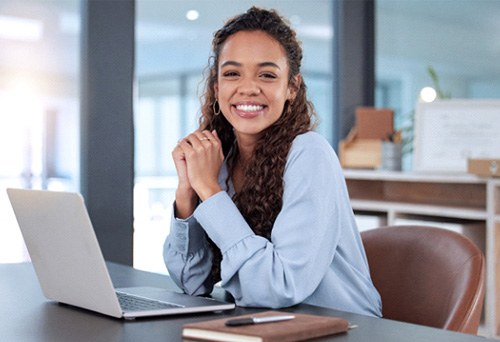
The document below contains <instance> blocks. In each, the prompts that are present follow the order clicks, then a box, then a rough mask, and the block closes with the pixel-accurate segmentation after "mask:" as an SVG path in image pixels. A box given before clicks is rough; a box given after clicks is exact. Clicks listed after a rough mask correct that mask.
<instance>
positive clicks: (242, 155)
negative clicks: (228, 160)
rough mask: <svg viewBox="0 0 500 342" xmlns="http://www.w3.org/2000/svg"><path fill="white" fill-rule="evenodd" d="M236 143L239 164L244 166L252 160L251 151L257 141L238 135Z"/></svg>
mask: <svg viewBox="0 0 500 342" xmlns="http://www.w3.org/2000/svg"><path fill="white" fill-rule="evenodd" d="M237 143H238V151H239V160H240V162H241V163H243V164H246V163H247V162H248V161H249V160H250V159H251V158H252V155H253V151H254V150H255V146H256V145H257V139H255V138H253V137H247V136H242V135H239V136H237Z"/></svg>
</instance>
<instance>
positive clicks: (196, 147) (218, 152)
mask: <svg viewBox="0 0 500 342" xmlns="http://www.w3.org/2000/svg"><path fill="white" fill-rule="evenodd" d="M172 158H173V160H174V164H175V168H176V170H177V175H178V177H179V185H178V188H177V193H176V206H177V209H178V211H179V209H180V207H184V204H187V203H184V201H188V202H189V203H190V204H189V205H188V206H187V207H188V208H186V209H187V211H194V205H195V204H194V202H195V201H196V195H197V196H198V197H199V198H200V199H201V200H202V201H204V200H206V199H207V198H209V197H210V196H212V195H214V194H216V193H218V192H219V191H221V188H220V186H219V183H218V176H219V171H220V168H221V166H222V163H223V162H224V154H223V153H222V143H221V141H220V139H219V137H218V136H217V132H216V131H215V130H214V131H211V132H210V131H206V130H205V131H195V132H193V133H191V134H189V135H188V136H187V137H185V138H184V139H181V140H180V141H179V143H178V144H177V146H175V148H174V150H173V151H172ZM180 202H182V203H180ZM191 213H192V212H191ZM191 213H186V214H189V215H190V214H191Z"/></svg>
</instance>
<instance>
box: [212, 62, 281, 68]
mask: <svg viewBox="0 0 500 342" xmlns="http://www.w3.org/2000/svg"><path fill="white" fill-rule="evenodd" d="M242 65H243V64H241V63H240V62H236V61H227V62H224V63H222V64H221V68H224V67H226V66H236V67H241V66H242ZM257 65H258V66H259V67H261V68H262V67H273V68H276V69H281V68H280V67H279V65H278V64H276V63H273V62H262V63H259V64H257Z"/></svg>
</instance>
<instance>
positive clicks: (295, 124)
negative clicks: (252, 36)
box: [200, 7, 316, 281]
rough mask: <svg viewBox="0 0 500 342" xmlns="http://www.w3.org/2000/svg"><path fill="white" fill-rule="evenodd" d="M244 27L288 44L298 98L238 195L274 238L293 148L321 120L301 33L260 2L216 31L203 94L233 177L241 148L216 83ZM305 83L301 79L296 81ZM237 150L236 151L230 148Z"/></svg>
mask: <svg viewBox="0 0 500 342" xmlns="http://www.w3.org/2000/svg"><path fill="white" fill-rule="evenodd" d="M239 31H263V32H265V33H266V34H268V35H269V36H271V37H272V38H273V39H275V40H276V41H277V42H279V43H280V45H281V46H282V47H283V49H284V51H285V53H286V55H287V60H288V66H289V75H288V82H289V85H290V86H291V87H294V90H295V97H294V98H293V100H292V101H290V100H287V102H286V103H285V106H284V109H283V113H282V115H281V116H280V118H279V119H278V120H277V121H276V122H275V123H274V124H273V125H272V126H270V127H269V128H267V129H266V130H265V131H264V132H263V134H262V135H261V137H260V139H259V141H258V142H257V145H256V148H255V150H254V152H253V155H252V159H251V161H250V162H249V163H248V164H247V165H246V166H245V169H244V175H245V184H244V185H243V187H242V189H241V190H240V191H239V192H238V193H237V194H235V196H234V197H233V201H234V203H235V204H236V206H237V207H238V209H239V211H240V212H241V214H242V215H243V217H244V218H245V220H246V221H247V223H248V224H249V226H250V227H251V228H252V230H253V231H254V232H255V234H257V235H260V236H263V237H265V238H267V239H269V240H270V239H271V230H272V228H273V225H274V221H275V220H276V217H277V216H278V213H279V212H280V211H281V208H282V197H283V188H284V184H283V174H284V170H285V164H286V161H287V156H288V152H289V150H290V147H291V145H292V142H293V140H294V139H295V137H296V136H297V135H299V134H302V133H305V132H308V131H311V130H313V129H314V127H315V124H316V114H315V111H314V107H313V105H312V103H311V102H310V101H309V100H308V99H307V95H306V85H305V84H304V82H303V81H302V79H301V78H300V77H298V76H300V67H301V62H302V48H301V46H300V43H299V41H298V40H297V37H296V33H295V32H294V31H293V30H292V29H291V27H290V25H289V24H288V23H287V21H286V19H284V18H283V17H281V16H280V15H279V14H278V13H277V12H276V11H275V10H265V9H260V8H257V7H252V8H250V9H249V10H248V11H247V12H245V13H243V14H241V15H238V16H236V17H233V18H231V19H229V20H228V21H227V22H226V23H225V25H224V26H223V27H222V28H221V29H220V30H218V31H217V32H215V34H214V39H213V41H212V50H213V55H212V56H211V57H210V60H209V66H208V69H207V70H208V74H207V77H206V84H205V93H204V95H203V104H202V110H201V111H202V115H201V117H200V129H202V130H204V129H206V130H214V129H215V130H216V131H217V134H218V136H219V138H220V139H221V141H222V149H223V152H224V156H226V157H227V165H228V171H229V176H228V180H227V181H229V179H230V178H231V177H232V174H233V170H234V166H235V163H236V161H237V159H238V155H239V151H238V145H237V143H236V137H235V135H234V132H233V129H232V126H231V125H230V123H229V122H228V121H227V120H226V119H225V118H224V116H223V115H216V114H215V113H214V103H215V101H216V94H215V90H214V85H215V83H216V82H217V78H218V62H219V54H220V51H221V49H222V47H223V45H224V43H225V42H226V40H227V39H228V38H229V37H230V36H232V35H233V34H235V33H237V32H239ZM297 79H298V80H299V82H296V80H297ZM230 152H231V153H230ZM212 246H213V247H214V248H213V249H214V262H213V269H212V275H213V276H214V278H215V279H214V280H215V281H218V280H219V279H220V260H221V256H220V251H219V250H218V248H216V247H215V245H213V244H212Z"/></svg>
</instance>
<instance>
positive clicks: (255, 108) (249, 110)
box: [235, 105, 264, 113]
mask: <svg viewBox="0 0 500 342" xmlns="http://www.w3.org/2000/svg"><path fill="white" fill-rule="evenodd" d="M235 107H236V109H237V110H239V111H242V112H247V113H252V112H260V111H262V110H263V109H264V106H262V105H237V106H235Z"/></svg>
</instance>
